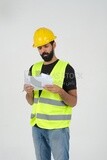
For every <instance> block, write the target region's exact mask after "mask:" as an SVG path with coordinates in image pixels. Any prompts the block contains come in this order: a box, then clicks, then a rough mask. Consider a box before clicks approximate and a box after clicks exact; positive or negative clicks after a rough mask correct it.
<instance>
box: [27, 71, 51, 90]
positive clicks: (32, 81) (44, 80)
mask: <svg viewBox="0 0 107 160" xmlns="http://www.w3.org/2000/svg"><path fill="white" fill-rule="evenodd" d="M24 83H25V84H29V85H32V86H33V87H34V88H35V89H36V90H42V89H43V87H44V86H45V85H49V84H50V85H51V84H53V80H52V77H51V76H50V75H47V74H44V73H41V74H40V75H39V76H35V77H33V76H29V75H28V71H25V72H24Z"/></svg>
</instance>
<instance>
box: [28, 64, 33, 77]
mask: <svg viewBox="0 0 107 160" xmlns="http://www.w3.org/2000/svg"><path fill="white" fill-rule="evenodd" d="M32 67H33V65H32V66H31V67H30V68H29V73H28V74H29V76H32Z"/></svg>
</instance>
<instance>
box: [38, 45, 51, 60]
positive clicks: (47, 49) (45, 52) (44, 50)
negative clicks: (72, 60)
mask: <svg viewBox="0 0 107 160" xmlns="http://www.w3.org/2000/svg"><path fill="white" fill-rule="evenodd" d="M38 51H39V53H40V55H41V57H42V59H43V60H44V61H46V62H49V61H51V60H52V58H53V56H54V49H53V45H51V44H50V43H48V44H46V45H43V46H40V47H38Z"/></svg>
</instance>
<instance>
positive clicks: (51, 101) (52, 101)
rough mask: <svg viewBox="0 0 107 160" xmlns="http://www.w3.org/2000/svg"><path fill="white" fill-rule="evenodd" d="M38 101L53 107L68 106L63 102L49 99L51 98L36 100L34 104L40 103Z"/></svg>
mask: <svg viewBox="0 0 107 160" xmlns="http://www.w3.org/2000/svg"><path fill="white" fill-rule="evenodd" d="M38 101H39V102H40V103H46V104H51V105H55V106H62V107H63V106H67V105H66V104H65V103H64V102H63V101H57V100H53V99H49V98H42V97H40V98H34V103H38Z"/></svg>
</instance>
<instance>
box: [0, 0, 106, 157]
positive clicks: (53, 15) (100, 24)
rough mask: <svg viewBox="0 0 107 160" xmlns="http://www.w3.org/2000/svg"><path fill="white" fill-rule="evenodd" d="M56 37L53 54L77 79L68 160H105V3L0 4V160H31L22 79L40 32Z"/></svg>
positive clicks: (30, 0) (28, 0)
mask: <svg viewBox="0 0 107 160" xmlns="http://www.w3.org/2000/svg"><path fill="white" fill-rule="evenodd" d="M42 26H44V27H48V28H50V29H52V30H53V32H54V33H55V35H56V36H57V40H56V43H57V47H56V50H55V53H56V55H57V57H58V58H60V59H62V60H66V61H69V62H70V64H71V65H72V66H73V67H74V69H75V71H76V77H77V87H78V104H77V106H76V107H75V108H74V109H73V117H72V123H71V127H70V131H71V140H70V144H71V145H70V160H101V159H103V160H106V159H107V138H106V135H107V124H106V123H107V117H106V115H107V106H106V105H107V75H106V72H107V63H106V61H107V1H106V0H81V1H80V0H66V1H62V0H57V1H51V0H45V1H44V0H1V1H0V74H1V76H0V159H1V160H25V159H26V160H35V154H34V147H33V142H32V135H31V127H30V124H29V119H30V112H31V108H30V106H29V105H28V104H27V102H26V100H25V93H24V92H22V89H23V73H24V70H27V69H28V68H29V67H30V66H31V65H32V64H33V63H35V62H37V61H38V60H41V58H40V56H39V54H38V52H37V50H36V49H34V48H32V43H33V41H32V37H33V33H34V31H35V29H37V28H38V27H42Z"/></svg>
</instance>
